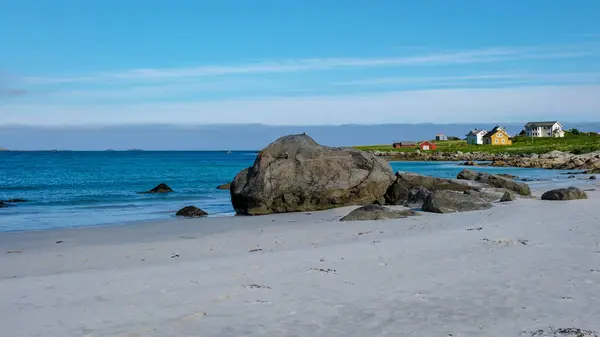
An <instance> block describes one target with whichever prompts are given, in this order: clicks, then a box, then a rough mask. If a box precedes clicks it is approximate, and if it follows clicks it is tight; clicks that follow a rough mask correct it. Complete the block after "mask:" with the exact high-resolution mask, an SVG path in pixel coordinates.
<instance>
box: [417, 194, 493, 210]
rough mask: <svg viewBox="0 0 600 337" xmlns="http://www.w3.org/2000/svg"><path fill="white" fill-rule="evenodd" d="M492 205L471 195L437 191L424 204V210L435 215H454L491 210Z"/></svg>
mask: <svg viewBox="0 0 600 337" xmlns="http://www.w3.org/2000/svg"><path fill="white" fill-rule="evenodd" d="M491 207H492V204H490V203H489V202H487V201H486V200H484V199H482V198H480V197H478V196H475V195H471V194H465V193H459V192H455V191H442V190H440V191H435V192H433V193H432V194H431V195H430V196H429V197H427V199H426V200H425V203H423V210H424V211H426V212H433V213H454V212H466V211H476V210H483V209H488V208H491Z"/></svg>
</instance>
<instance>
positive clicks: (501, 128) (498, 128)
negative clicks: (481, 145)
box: [483, 125, 506, 138]
mask: <svg viewBox="0 0 600 337" xmlns="http://www.w3.org/2000/svg"><path fill="white" fill-rule="evenodd" d="M498 131H503V132H504V133H506V130H504V128H503V127H501V126H500V125H496V126H495V127H494V128H493V129H491V130H490V131H488V133H486V134H485V136H483V137H484V138H490V137H492V136H493V135H494V134H496V133H497V132H498Z"/></svg>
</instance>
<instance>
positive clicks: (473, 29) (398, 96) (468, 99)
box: [0, 0, 600, 125]
mask: <svg viewBox="0 0 600 337" xmlns="http://www.w3.org/2000/svg"><path fill="white" fill-rule="evenodd" d="M597 13H600V1H597V0H575V1H570V2H568V1H559V0H545V1H541V0H527V1H523V0H519V1H516V0H504V1H490V0H471V1H466V0H462V1H461V0H456V1H448V0H438V1H434V0H429V1H428V0H423V1H401V0H390V1H376V0H370V1H366V0H365V1H352V0H344V1H341V0H339V1H338V0H328V1H316V0H315V1H312V0H304V1H296V0H285V1H281V0H279V1H277V0H273V1H259V0H256V1H208V0H207V1H186V0H179V1H152V0H147V1H144V2H141V1H123V0H118V1H117V0H102V1H96V0H90V1H75V0H68V1H67V0H53V1H50V0H4V1H2V2H0V25H1V27H2V29H0V46H2V52H0V124H26V125H81V124H86V125H111V124H144V123H172V124H206V123H266V124H274V125H307V124H348V123H375V124H377V123H420V122H437V123H444V122H447V123H460V122H469V123H471V122H485V123H492V122H521V121H526V120H529V119H561V120H565V119H568V120H571V121H600V20H598V18H597Z"/></svg>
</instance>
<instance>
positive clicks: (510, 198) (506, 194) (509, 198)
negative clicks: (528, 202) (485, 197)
mask: <svg viewBox="0 0 600 337" xmlns="http://www.w3.org/2000/svg"><path fill="white" fill-rule="evenodd" d="M507 201H515V195H514V194H512V193H510V192H508V191H507V192H504V194H503V195H502V198H500V202H507Z"/></svg>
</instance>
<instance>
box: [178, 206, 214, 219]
mask: <svg viewBox="0 0 600 337" xmlns="http://www.w3.org/2000/svg"><path fill="white" fill-rule="evenodd" d="M175 215H177V216H185V217H188V218H199V217H203V216H207V215H208V213H206V212H205V211H203V210H201V209H200V208H198V207H196V206H186V207H184V208H182V209H180V210H179V211H177V213H176V214H175Z"/></svg>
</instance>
